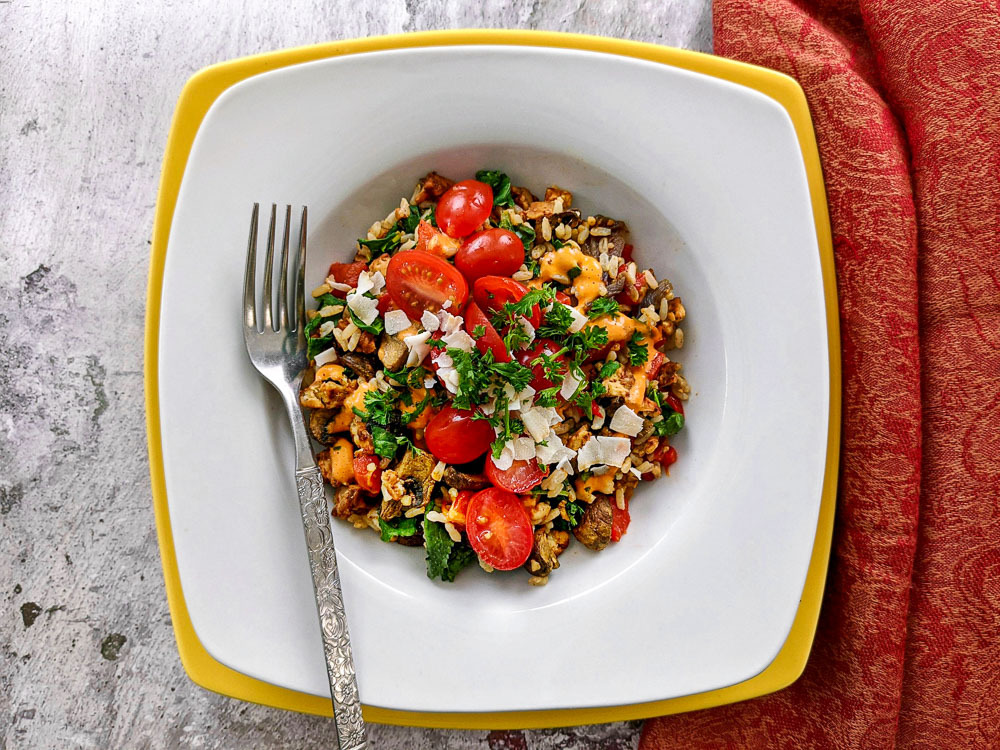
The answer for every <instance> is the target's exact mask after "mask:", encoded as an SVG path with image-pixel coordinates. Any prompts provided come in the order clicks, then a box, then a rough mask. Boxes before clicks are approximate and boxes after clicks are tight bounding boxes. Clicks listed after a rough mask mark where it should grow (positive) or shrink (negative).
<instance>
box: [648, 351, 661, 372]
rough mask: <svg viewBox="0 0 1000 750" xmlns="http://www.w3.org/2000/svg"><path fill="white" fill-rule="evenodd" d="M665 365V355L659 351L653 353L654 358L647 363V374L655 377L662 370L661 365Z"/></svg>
mask: <svg viewBox="0 0 1000 750" xmlns="http://www.w3.org/2000/svg"><path fill="white" fill-rule="evenodd" d="M662 366H663V355H662V354H660V352H657V353H656V354H655V355H653V358H652V359H651V360H649V361H648V362H647V363H646V375H648V376H649V377H650V378H655V377H656V373H657V372H659V371H660V367H662Z"/></svg>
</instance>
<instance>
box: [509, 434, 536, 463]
mask: <svg viewBox="0 0 1000 750" xmlns="http://www.w3.org/2000/svg"><path fill="white" fill-rule="evenodd" d="M512 451H513V453H514V458H515V459H516V460H517V461H528V460H530V459H532V458H534V457H535V441H534V440H532V439H531V438H530V437H519V438H517V439H516V440H514V441H513V447H512Z"/></svg>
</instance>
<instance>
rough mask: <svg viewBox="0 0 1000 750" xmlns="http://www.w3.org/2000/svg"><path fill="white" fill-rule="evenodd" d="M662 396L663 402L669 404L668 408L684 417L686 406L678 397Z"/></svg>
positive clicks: (665, 394) (666, 394)
mask: <svg viewBox="0 0 1000 750" xmlns="http://www.w3.org/2000/svg"><path fill="white" fill-rule="evenodd" d="M662 396H663V400H664V401H666V402H667V406H669V407H670V408H671V409H673V410H674V411H675V412H677V413H678V414H680V415H681V416H682V417H683V416H684V404H683V403H681V400H680V399H679V398H677V396H675V395H674V394H672V393H664V394H662Z"/></svg>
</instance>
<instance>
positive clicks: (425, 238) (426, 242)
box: [414, 221, 462, 258]
mask: <svg viewBox="0 0 1000 750" xmlns="http://www.w3.org/2000/svg"><path fill="white" fill-rule="evenodd" d="M461 246H462V241H461V240H456V239H455V238H454V237H449V236H448V235H446V234H445V233H444V232H439V231H438V230H437V229H435V228H434V227H432V226H431V225H430V222H427V221H421V222H420V223H419V224H418V225H417V246H416V248H414V249H416V250H424V251H426V252H428V253H433V254H434V255H440V256H442V257H444V258H450V257H451V256H453V255H454V254H455V253H457V252H458V250H459V248H460V247H461Z"/></svg>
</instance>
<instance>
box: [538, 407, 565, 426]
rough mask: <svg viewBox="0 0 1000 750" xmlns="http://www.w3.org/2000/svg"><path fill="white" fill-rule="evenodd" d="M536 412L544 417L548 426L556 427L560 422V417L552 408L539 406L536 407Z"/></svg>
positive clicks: (554, 408)
mask: <svg viewBox="0 0 1000 750" xmlns="http://www.w3.org/2000/svg"><path fill="white" fill-rule="evenodd" d="M536 408H537V409H538V411H539V412H540V413H541V414H542V416H544V417H545V421H546V422H548V423H549V426H550V427H551V426H553V425H557V424H559V423H560V422H562V416H560V414H559V412H557V411H556V407H554V406H544V407H542V406H539V407H536Z"/></svg>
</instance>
